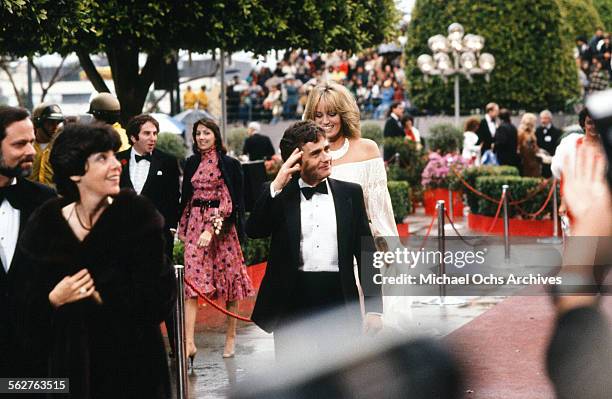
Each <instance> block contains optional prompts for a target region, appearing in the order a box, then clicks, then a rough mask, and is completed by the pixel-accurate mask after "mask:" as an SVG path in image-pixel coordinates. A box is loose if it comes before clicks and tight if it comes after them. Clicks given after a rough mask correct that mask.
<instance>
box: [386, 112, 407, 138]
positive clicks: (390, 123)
mask: <svg viewBox="0 0 612 399" xmlns="http://www.w3.org/2000/svg"><path fill="white" fill-rule="evenodd" d="M405 135H406V133H405V132H404V127H403V126H402V122H401V121H398V120H397V119H395V118H394V117H392V116H389V118H387V121H386V122H385V127H384V129H383V136H384V137H404V136H405Z"/></svg>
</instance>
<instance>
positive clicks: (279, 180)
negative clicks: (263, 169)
mask: <svg viewBox="0 0 612 399" xmlns="http://www.w3.org/2000/svg"><path fill="white" fill-rule="evenodd" d="M301 159H302V151H300V149H299V148H296V149H295V150H293V152H292V153H291V155H290V156H289V158H287V160H286V161H285V163H283V165H282V166H281V168H280V170H279V171H278V174H277V175H276V178H275V179H274V181H273V182H272V189H273V190H274V191H280V190H282V189H283V188H285V186H286V185H287V183H289V181H290V180H291V176H292V175H293V174H294V173H295V172H299V171H300V169H301V168H302V165H301V164H300V163H298V162H299V161H300V160H301Z"/></svg>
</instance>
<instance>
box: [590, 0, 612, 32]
mask: <svg viewBox="0 0 612 399" xmlns="http://www.w3.org/2000/svg"><path fill="white" fill-rule="evenodd" d="M593 5H594V6H595V9H596V10H597V12H598V13H599V17H600V18H601V21H602V23H603V26H602V27H603V28H604V29H605V30H606V31H608V32H609V31H611V30H612V0H593ZM592 34H593V32H591V35H592ZM591 35H588V36H587V39H589V38H590V37H591Z"/></svg>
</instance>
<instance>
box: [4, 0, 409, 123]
mask: <svg viewBox="0 0 612 399" xmlns="http://www.w3.org/2000/svg"><path fill="white" fill-rule="evenodd" d="M14 1H15V2H18V1H17V0H14ZM33 3H36V6H32V7H31V8H30V7H29V6H28V7H22V8H19V10H18V12H15V10H13V11H12V12H9V11H7V10H4V14H10V15H12V16H13V19H12V20H11V23H10V26H9V27H8V28H7V29H4V27H3V28H2V29H3V30H2V34H3V35H4V32H5V31H6V32H12V33H15V34H20V33H21V34H23V33H25V32H24V28H23V26H22V25H23V24H24V23H26V22H27V23H30V24H34V25H36V26H35V28H34V31H35V32H36V33H37V34H38V36H37V37H31V36H32V35H31V34H30V35H27V34H26V35H22V36H20V41H24V42H25V43H24V44H25V45H21V46H16V45H15V44H14V43H10V40H3V39H0V53H2V52H9V53H16V54H20V55H24V53H28V52H32V51H41V52H52V51H59V52H61V53H64V54H65V53H68V52H71V51H74V52H76V54H77V55H78V57H79V60H80V61H81V67H82V68H83V70H84V71H85V73H86V74H87V76H88V77H89V79H90V81H91V83H92V84H93V86H94V87H95V88H96V90H98V91H108V88H107V87H106V85H105V83H104V80H103V79H102V78H101V77H100V75H99V74H98V72H97V70H96V68H95V67H94V64H93V62H91V58H90V54H96V53H105V54H106V56H107V58H108V61H109V65H110V68H111V71H112V76H113V82H114V85H115V91H116V93H117V97H118V98H119V101H120V102H121V108H122V117H123V119H124V120H125V119H127V118H128V117H129V116H132V115H135V114H137V113H140V112H141V111H142V107H143V104H144V102H145V99H146V96H147V93H148V91H149V88H150V87H151V84H152V82H153V81H154V80H155V78H157V77H158V76H159V74H160V71H161V68H162V64H163V63H164V62H165V60H167V59H168V58H169V57H172V56H173V54H175V53H176V51H177V50H179V49H187V50H192V51H196V52H207V51H211V50H214V49H217V48H221V49H224V50H225V51H237V50H251V51H254V52H256V53H263V52H265V51H267V50H270V49H288V48H309V49H312V50H325V51H327V50H334V49H336V48H338V49H346V50H353V51H356V50H360V49H362V48H364V47H369V46H372V45H374V44H378V43H379V42H381V41H383V40H384V38H385V37H387V36H389V35H390V34H391V33H392V28H393V25H394V24H395V22H396V21H397V20H398V19H397V14H396V10H395V5H394V2H393V0H383V1H380V2H379V1H375V0H287V1H276V0H225V1H223V0H209V1H198V0H184V1H180V2H179V1H173V0H157V1H136V0H58V1H57V2H51V1H47V0H36V1H32V2H30V3H28V4H33ZM55 3H61V6H63V7H62V8H63V10H62V11H63V12H64V13H65V14H66V15H68V16H69V17H68V18H66V17H65V15H62V16H61V18H60V22H59V24H56V22H57V21H55V20H54V18H53V17H55V16H56V14H55V11H57V10H56V6H55V5H54V4H55ZM1 15H2V14H0V16H1ZM41 15H43V18H41ZM17 20H18V21H19V22H17ZM50 20H53V21H54V23H49V21H50ZM141 54H145V55H146V62H145V63H144V65H143V66H141V65H140V63H139V56H140V55H141Z"/></svg>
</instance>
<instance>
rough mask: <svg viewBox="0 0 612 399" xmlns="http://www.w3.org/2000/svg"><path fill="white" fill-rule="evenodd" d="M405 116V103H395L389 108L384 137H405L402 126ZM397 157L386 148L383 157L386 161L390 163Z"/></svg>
mask: <svg viewBox="0 0 612 399" xmlns="http://www.w3.org/2000/svg"><path fill="white" fill-rule="evenodd" d="M403 116H404V103H403V102H401V101H394V102H393V103H392V104H391V107H390V108H389V117H388V118H387V121H386V122H385V127H384V129H383V136H384V137H385V138H386V137H405V136H406V133H405V132H404V126H402V117H403ZM393 155H395V154H394V153H392V152H389V150H388V149H386V148H385V153H384V154H383V156H384V157H385V161H388V160H389V158H391V157H392V156H393Z"/></svg>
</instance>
